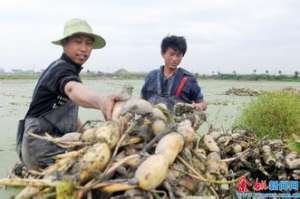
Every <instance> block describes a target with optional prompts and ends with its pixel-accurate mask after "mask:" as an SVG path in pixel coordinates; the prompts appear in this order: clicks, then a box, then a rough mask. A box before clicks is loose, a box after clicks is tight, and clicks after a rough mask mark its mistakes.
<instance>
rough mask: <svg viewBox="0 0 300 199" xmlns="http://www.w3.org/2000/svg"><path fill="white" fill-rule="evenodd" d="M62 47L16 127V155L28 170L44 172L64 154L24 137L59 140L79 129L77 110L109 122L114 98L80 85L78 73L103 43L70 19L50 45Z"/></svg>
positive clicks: (78, 21) (86, 26)
mask: <svg viewBox="0 0 300 199" xmlns="http://www.w3.org/2000/svg"><path fill="white" fill-rule="evenodd" d="M52 43H54V44H56V45H61V46H62V47H63V54H62V56H61V57H60V58H59V59H57V60H56V61H54V62H52V63H51V64H50V65H49V66H48V68H47V69H46V70H45V71H44V72H43V73H42V74H41V77H40V78H39V80H38V82H37V84H36V86H35V89H34V93H33V96H32V101H31V103H30V106H29V110H28V112H27V113H26V116H25V119H24V120H23V126H22V123H19V127H20V126H22V127H23V129H22V127H21V128H20V129H19V130H18V135H17V151H18V154H19V157H20V158H21V160H22V162H23V163H24V164H25V165H26V167H27V168H29V169H37V168H44V167H47V166H49V165H50V164H52V163H53V159H52V157H53V156H55V155H57V154H60V153H63V152H65V150H64V149H62V148H60V147H59V146H57V145H55V144H53V143H50V142H48V141H45V140H41V139H37V138H35V137H33V136H31V135H29V134H28V132H32V133H35V134H39V135H43V133H45V132H47V133H50V134H51V135H52V136H55V137H60V136H63V135H65V134H67V133H69V132H74V131H76V130H78V129H79V128H80V125H81V124H80V121H79V119H78V106H82V107H85V108H93V109H98V110H101V111H102V113H103V115H104V117H105V118H106V119H108V120H109V119H111V114H112V109H113V106H114V103H115V101H117V100H119V99H120V98H119V96H117V95H110V96H106V95H99V94H97V93H95V92H93V91H91V90H90V89H88V88H87V87H86V86H84V85H83V84H82V83H81V80H80V77H79V73H80V71H81V69H82V65H83V64H84V63H85V62H86V61H87V60H88V58H89V56H90V54H91V51H92V49H99V48H103V47H104V46H105V40H104V39H103V38H102V37H101V36H99V35H97V34H94V33H93V31H92V28H91V27H90V26H89V24H88V23H87V22H86V21H85V20H82V19H72V20H70V21H68V22H67V23H66V24H65V26H64V35H63V37H62V38H60V39H58V40H56V41H53V42H52Z"/></svg>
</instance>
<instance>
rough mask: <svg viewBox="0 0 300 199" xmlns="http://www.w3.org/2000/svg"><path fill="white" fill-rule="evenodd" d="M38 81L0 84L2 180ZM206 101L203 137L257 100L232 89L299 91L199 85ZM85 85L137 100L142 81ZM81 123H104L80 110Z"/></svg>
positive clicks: (248, 84) (247, 84)
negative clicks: (129, 93) (126, 91)
mask: <svg viewBox="0 0 300 199" xmlns="http://www.w3.org/2000/svg"><path fill="white" fill-rule="evenodd" d="M35 83H36V80H0V126H1V127H2V128H1V130H0V131H1V132H0V133H1V139H0V157H1V161H0V177H1V178H2V177H6V176H7V174H8V172H9V169H10V168H11V167H12V166H13V165H14V163H15V162H16V161H17V155H16V152H15V139H16V128H17V121H18V120H19V119H21V118H22V117H24V114H25V112H26V111H27V108H28V104H29V102H30V99H31V95H32V92H33V88H34V85H35ZM199 83H200V85H201V87H202V90H203V93H204V95H205V100H206V101H207V102H208V109H207V111H206V112H207V116H208V121H207V123H206V124H204V125H203V126H202V127H201V129H200V133H203V132H205V131H206V129H207V127H208V126H209V125H213V126H215V127H218V128H224V129H225V130H226V129H230V127H231V125H232V124H233V122H234V120H235V118H236V117H238V115H239V114H240V112H241V110H242V108H243V107H244V106H245V104H247V103H248V102H249V101H250V100H252V99H254V98H255V97H239V96H227V95H224V93H225V91H226V90H228V89H230V88H232V87H237V88H240V87H244V88H252V89H257V90H267V91H270V90H279V89H282V88H285V87H294V88H298V89H300V83H299V82H269V81H259V82H255V81H218V80H203V81H199ZM84 84H85V85H87V86H88V87H89V88H91V89H93V90H94V91H97V92H100V93H113V92H117V91H119V90H121V88H122V86H123V85H132V86H134V95H135V96H138V95H139V91H140V89H141V86H142V84H143V80H84ZM79 117H80V119H81V120H82V121H83V122H84V121H86V120H95V119H102V118H103V117H102V114H101V113H100V112H99V111H95V110H91V109H80V112H79ZM15 192H16V190H14V189H9V190H6V191H5V190H0V198H10V196H11V195H13V194H14V193H15Z"/></svg>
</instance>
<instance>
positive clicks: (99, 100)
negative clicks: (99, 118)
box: [64, 81, 119, 120]
mask: <svg viewBox="0 0 300 199" xmlns="http://www.w3.org/2000/svg"><path fill="white" fill-rule="evenodd" d="M64 92H65V94H66V95H67V96H68V97H69V98H70V99H71V100H72V101H73V102H74V103H76V104H77V105H79V106H82V107H85V108H93V109H98V110H101V111H102V113H103V115H104V117H105V119H107V120H110V119H111V116H112V109H113V106H114V103H115V101H117V100H119V98H118V96H115V95H110V96H104V95H99V94H98V93H95V92H93V91H91V90H90V89H88V88H87V87H86V86H84V85H83V84H81V83H79V82H76V81H69V82H68V83H66V85H65V87H64Z"/></svg>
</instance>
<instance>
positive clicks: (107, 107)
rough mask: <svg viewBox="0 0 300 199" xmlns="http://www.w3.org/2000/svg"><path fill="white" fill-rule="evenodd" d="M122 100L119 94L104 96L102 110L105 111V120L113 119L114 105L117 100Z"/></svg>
mask: <svg viewBox="0 0 300 199" xmlns="http://www.w3.org/2000/svg"><path fill="white" fill-rule="evenodd" d="M120 100H121V97H120V96H119V95H108V96H105V97H104V100H103V104H102V105H103V106H102V107H101V110H102V112H103V115H104V118H105V120H111V118H112V112H113V108H114V105H115V103H116V102H117V101H120Z"/></svg>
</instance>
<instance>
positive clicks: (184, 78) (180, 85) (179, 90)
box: [175, 76, 188, 97]
mask: <svg viewBox="0 0 300 199" xmlns="http://www.w3.org/2000/svg"><path fill="white" fill-rule="evenodd" d="M187 78H188V77H187V76H184V77H183V78H182V79H181V81H180V83H179V85H178V87H177V89H176V93H175V95H176V97H179V95H180V93H181V91H182V89H183V87H184V85H185V82H186V80H187Z"/></svg>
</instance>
